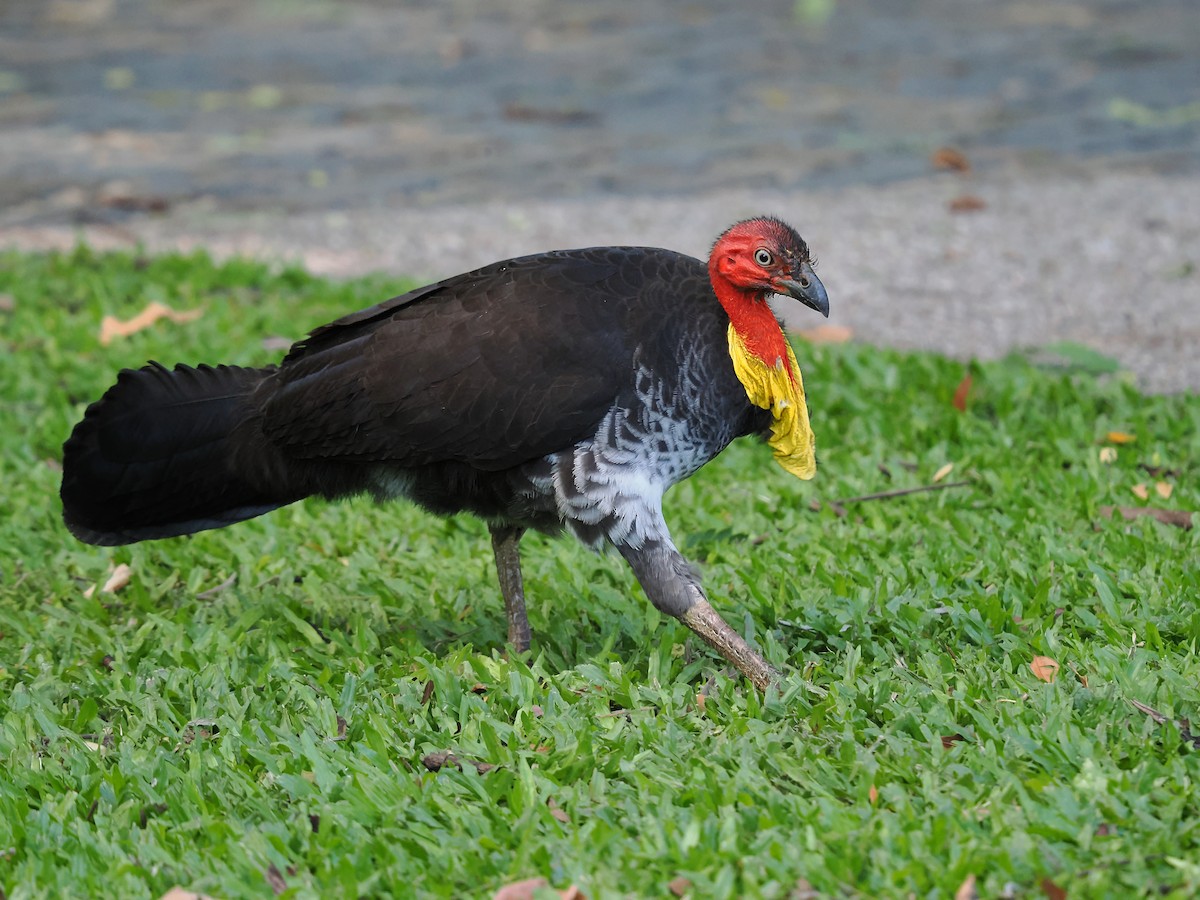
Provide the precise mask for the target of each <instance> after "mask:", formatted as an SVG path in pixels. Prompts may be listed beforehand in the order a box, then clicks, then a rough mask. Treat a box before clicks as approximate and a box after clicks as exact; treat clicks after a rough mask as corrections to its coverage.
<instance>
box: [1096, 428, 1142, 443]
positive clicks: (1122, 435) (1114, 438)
mask: <svg viewBox="0 0 1200 900" xmlns="http://www.w3.org/2000/svg"><path fill="white" fill-rule="evenodd" d="M1104 439H1105V440H1106V441H1108V442H1109V443H1110V444H1132V443H1133V442H1134V441H1136V440H1137V435H1136V434H1130V433H1129V432H1128V431H1110V432H1109V433H1108V434H1106V435H1105V436H1104Z"/></svg>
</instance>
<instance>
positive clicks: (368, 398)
mask: <svg viewBox="0 0 1200 900" xmlns="http://www.w3.org/2000/svg"><path fill="white" fill-rule="evenodd" d="M703 271H704V270H703V264H701V263H700V262H699V261H698V260H694V259H691V258H689V257H686V256H681V255H679V254H675V253H671V252H669V251H665V250H652V249H647V248H621V247H609V248H596V249H591V250H573V251H560V252H557V253H549V254H541V255H539V256H533V257H523V258H521V259H515V260H510V261H508V262H504V263H497V264H495V265H492V266H489V267H487V268H484V269H480V270H478V271H476V272H470V273H467V274H465V275H459V276H456V277H454V278H450V279H448V280H446V281H443V282H439V283H438V284H435V285H430V286H428V287H424V288H420V289H418V290H416V291H413V292H411V293H409V294H405V295H403V296H401V297H397V298H394V299H392V300H388V301H386V302H384V303H381V304H379V305H377V306H374V307H371V308H369V309H365V310H362V311H360V312H358V313H354V314H352V315H349V316H346V317H344V318H342V319H339V320H338V321H336V322H333V323H331V324H329V325H326V326H324V327H322V328H319V329H317V330H316V331H314V332H313V333H312V334H311V335H310V336H309V337H308V338H307V339H306V340H304V341H302V342H300V343H299V344H297V345H296V346H295V347H294V348H293V349H292V350H291V352H290V353H289V354H288V356H287V357H286V359H285V360H284V362H283V364H282V366H281V367H280V369H279V371H278V372H277V373H276V374H275V375H274V376H273V378H272V379H271V381H270V382H269V383H264V385H263V387H262V391H261V393H260V398H261V399H260V400H259V401H258V405H259V409H260V414H261V423H262V428H263V432H264V434H265V436H266V437H267V439H268V440H269V441H270V442H271V443H273V444H274V445H275V446H276V447H278V448H279V449H281V450H282V451H284V452H285V453H286V454H287V455H289V456H292V457H297V458H307V459H341V460H358V461H363V462H366V461H386V462H390V463H394V464H396V465H399V466H418V465H424V464H428V463H433V462H440V461H445V460H456V461H461V462H465V463H468V464H471V465H474V466H476V467H478V468H482V469H489V470H499V469H504V468H508V467H510V466H514V465H518V464H520V463H523V462H526V461H528V460H531V459H535V458H537V457H540V456H544V455H546V454H548V453H552V452H554V451H556V450H560V449H562V448H563V447H566V446H569V445H570V444H572V443H574V442H576V441H578V440H581V439H583V438H584V437H586V436H588V435H589V434H591V433H592V430H593V429H594V428H595V426H596V424H597V423H598V422H599V421H600V419H601V418H602V417H603V416H604V414H605V413H606V412H607V411H608V410H609V409H610V408H611V407H612V405H613V403H614V402H615V401H616V399H617V397H618V395H619V394H620V392H621V390H622V387H623V386H625V385H628V384H629V383H630V382H631V381H632V376H633V367H634V361H633V357H634V350H635V348H636V346H637V345H638V344H640V343H642V342H643V341H644V340H645V339H646V338H648V337H651V336H652V335H653V333H654V332H655V330H656V328H657V327H658V326H657V325H656V323H657V322H661V321H663V319H664V318H665V317H669V316H670V315H671V312H672V310H671V309H670V306H671V303H672V301H671V296H672V291H671V290H670V288H671V287H674V286H676V285H679V283H680V282H681V281H686V282H687V283H688V286H689V287H691V289H692V291H693V292H694V291H695V287H694V286H695V285H696V284H698V283H699V284H703V282H698V281H697V277H698V275H700V274H702V273H703ZM664 286H665V287H666V288H667V289H664ZM714 303H715V300H714Z"/></svg>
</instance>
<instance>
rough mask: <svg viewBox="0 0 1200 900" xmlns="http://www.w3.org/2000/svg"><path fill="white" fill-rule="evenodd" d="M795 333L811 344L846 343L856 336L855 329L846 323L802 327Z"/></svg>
mask: <svg viewBox="0 0 1200 900" xmlns="http://www.w3.org/2000/svg"><path fill="white" fill-rule="evenodd" d="M795 334H796V335H797V336H798V337H800V338H802V339H803V340H806V341H808V342H809V343H810V344H844V343H846V341H848V340H850V339H851V338H853V337H854V329H852V328H849V327H847V326H846V325H817V326H816V327H815V328H801V329H800V330H799V331H797V332H795Z"/></svg>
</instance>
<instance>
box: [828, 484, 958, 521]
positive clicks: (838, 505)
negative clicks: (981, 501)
mask: <svg viewBox="0 0 1200 900" xmlns="http://www.w3.org/2000/svg"><path fill="white" fill-rule="evenodd" d="M970 483H971V482H969V481H947V482H946V483H945V484H923V485H921V486H920V487H910V488H897V489H896V490H894V491H879V492H878V493H876V494H862V495H861V496H858V497H846V498H845V499H843V500H826V501H825V502H826V503H827V504H828V505H829V507H830V509H832V510H833V511H834V512H835V513H837V514H838V515H839V516H840V515H845V513H846V510H845V507H846V505H847V504H850V503H865V502H866V501H868V500H890V499H891V498H893V497H906V496H908V495H909V494H923V493H926V492H928V491H944V490H946V489H947V488H958V487H966V486H967V485H969V484H970ZM820 503H821V501H819V500H814V501H813V509H814V510H818V509H820V508H821V507H820Z"/></svg>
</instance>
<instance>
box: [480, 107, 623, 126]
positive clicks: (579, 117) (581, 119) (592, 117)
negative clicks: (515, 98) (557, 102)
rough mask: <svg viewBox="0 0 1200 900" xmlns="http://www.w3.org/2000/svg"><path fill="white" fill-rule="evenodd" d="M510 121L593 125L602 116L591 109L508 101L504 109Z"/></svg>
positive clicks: (505, 116) (503, 111)
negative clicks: (553, 106) (532, 104)
mask: <svg viewBox="0 0 1200 900" xmlns="http://www.w3.org/2000/svg"><path fill="white" fill-rule="evenodd" d="M502 114H503V115H504V118H506V119H508V120H509V121H510V122H541V123H545V124H547V125H592V124H594V123H596V122H598V121H599V120H600V116H599V115H597V114H596V113H594V112H592V111H591V110H587V109H576V108H573V107H561V108H552V107H548V106H531V105H529V104H526V103H508V104H505V106H504V109H503V110H502Z"/></svg>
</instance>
